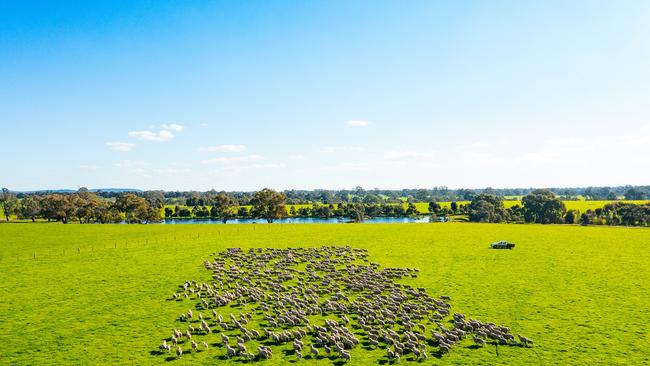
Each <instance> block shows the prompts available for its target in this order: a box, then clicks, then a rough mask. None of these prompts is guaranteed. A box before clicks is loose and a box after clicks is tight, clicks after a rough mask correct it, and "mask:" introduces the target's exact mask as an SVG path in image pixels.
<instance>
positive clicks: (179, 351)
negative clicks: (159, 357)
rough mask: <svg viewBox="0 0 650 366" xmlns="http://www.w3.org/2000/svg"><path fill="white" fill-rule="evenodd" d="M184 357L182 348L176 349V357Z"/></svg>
mask: <svg viewBox="0 0 650 366" xmlns="http://www.w3.org/2000/svg"><path fill="white" fill-rule="evenodd" d="M182 355H183V349H182V348H181V346H177V347H176V357H181V356H182Z"/></svg>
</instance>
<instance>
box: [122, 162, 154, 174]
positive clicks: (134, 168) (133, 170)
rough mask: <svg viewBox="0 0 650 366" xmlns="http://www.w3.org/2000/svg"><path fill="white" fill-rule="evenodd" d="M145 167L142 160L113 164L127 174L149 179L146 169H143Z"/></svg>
mask: <svg viewBox="0 0 650 366" xmlns="http://www.w3.org/2000/svg"><path fill="white" fill-rule="evenodd" d="M146 165H147V163H146V162H144V161H143V160H123V161H120V162H117V163H115V166H116V167H118V168H120V169H124V170H125V171H126V173H128V174H133V175H137V176H140V177H149V174H148V172H147V169H145V167H146Z"/></svg>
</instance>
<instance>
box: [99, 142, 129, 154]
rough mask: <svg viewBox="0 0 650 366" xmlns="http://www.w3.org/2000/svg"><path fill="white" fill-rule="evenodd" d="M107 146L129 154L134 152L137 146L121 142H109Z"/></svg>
mask: <svg viewBox="0 0 650 366" xmlns="http://www.w3.org/2000/svg"><path fill="white" fill-rule="evenodd" d="M106 146H107V147H108V148H109V149H111V150H115V151H122V152H128V151H131V150H133V148H134V147H135V144H131V143H128V142H120V141H108V142H107V143H106Z"/></svg>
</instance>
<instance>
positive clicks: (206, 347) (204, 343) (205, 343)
mask: <svg viewBox="0 0 650 366" xmlns="http://www.w3.org/2000/svg"><path fill="white" fill-rule="evenodd" d="M203 348H205V350H206V351H207V350H208V342H203Z"/></svg>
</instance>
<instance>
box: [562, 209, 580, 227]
mask: <svg viewBox="0 0 650 366" xmlns="http://www.w3.org/2000/svg"><path fill="white" fill-rule="evenodd" d="M579 215H580V212H578V211H576V210H568V211H567V212H566V214H565V215H564V223H565V224H575V223H576V219H578V217H579Z"/></svg>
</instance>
